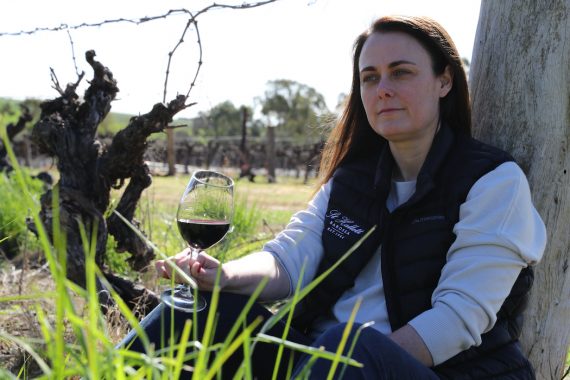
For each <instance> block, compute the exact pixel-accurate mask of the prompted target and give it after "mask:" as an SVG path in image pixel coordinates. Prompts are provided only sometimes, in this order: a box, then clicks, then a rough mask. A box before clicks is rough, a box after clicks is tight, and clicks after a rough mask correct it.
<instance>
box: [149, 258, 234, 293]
mask: <svg viewBox="0 0 570 380" xmlns="http://www.w3.org/2000/svg"><path fill="white" fill-rule="evenodd" d="M168 261H170V262H171V263H170V264H169V263H168ZM171 264H174V265H176V266H177V267H178V268H180V269H181V270H182V271H184V273H186V274H188V275H190V277H192V278H193V279H194V280H195V281H196V283H197V284H198V288H199V289H201V290H212V289H213V287H214V283H215V281H216V273H217V271H218V267H220V266H221V264H220V261H219V260H217V259H215V258H214V257H212V256H210V255H208V254H207V253H206V252H199V253H198V254H197V255H196V256H192V251H191V250H190V249H189V248H187V249H185V250H184V251H182V252H180V253H178V254H176V255H175V256H172V257H171V258H168V259H166V260H158V261H156V263H155V267H156V270H157V272H158V275H159V276H161V277H164V278H171V277H172V275H173V273H174V281H175V282H180V283H182V282H186V281H185V280H184V278H183V277H182V276H181V275H177V274H176V271H175V270H174V269H173V268H172V265H171ZM225 280H226V278H225V276H224V271H223V268H222V273H221V277H220V286H221V287H222V288H223V285H224V284H225V282H226V281H225Z"/></svg>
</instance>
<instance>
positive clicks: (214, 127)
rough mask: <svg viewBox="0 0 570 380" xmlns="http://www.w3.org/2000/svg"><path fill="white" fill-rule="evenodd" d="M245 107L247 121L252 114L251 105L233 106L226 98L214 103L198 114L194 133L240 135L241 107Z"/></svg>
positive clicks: (218, 135) (241, 122)
mask: <svg viewBox="0 0 570 380" xmlns="http://www.w3.org/2000/svg"><path fill="white" fill-rule="evenodd" d="M244 107H245V108H246V110H247V115H248V120H247V121H248V122H249V121H251V116H252V114H253V112H252V109H251V107H246V106H241V107H237V108H236V106H234V104H233V103H232V102H230V101H229V100H226V101H225V102H222V103H220V104H217V105H215V106H214V107H212V108H211V109H210V110H208V111H205V112H200V113H199V114H198V120H199V122H198V123H196V125H195V128H194V133H195V134H198V135H203V136H214V137H220V136H240V135H241V129H242V124H243V108H244Z"/></svg>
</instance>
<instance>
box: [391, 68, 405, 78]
mask: <svg viewBox="0 0 570 380" xmlns="http://www.w3.org/2000/svg"><path fill="white" fill-rule="evenodd" d="M406 74H409V71H408V70H404V69H398V70H394V71H393V72H392V75H393V76H394V77H396V78H399V77H401V76H404V75H406Z"/></svg>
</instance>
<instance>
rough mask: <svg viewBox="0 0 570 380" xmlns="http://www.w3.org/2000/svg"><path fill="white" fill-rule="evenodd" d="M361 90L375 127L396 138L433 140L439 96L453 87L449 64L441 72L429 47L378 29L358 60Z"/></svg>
mask: <svg viewBox="0 0 570 380" xmlns="http://www.w3.org/2000/svg"><path fill="white" fill-rule="evenodd" d="M359 71H360V93H361V98H362V103H363V105H364V109H365V111H366V116H367V118H368V122H369V123H370V125H371V126H372V129H374V131H375V132H376V133H378V134H379V135H381V136H382V137H384V138H385V139H387V140H388V141H390V142H391V143H398V142H412V143H415V142H418V141H419V140H425V139H427V140H425V141H429V142H430V143H431V139H432V138H433V136H434V135H435V132H436V130H437V126H438V121H439V100H440V98H442V97H444V96H445V95H447V93H448V92H449V91H450V90H451V86H452V77H451V75H450V73H449V68H446V70H445V71H444V73H443V74H441V75H440V76H436V75H435V74H434V72H433V68H432V61H431V58H430V56H429V54H428V52H427V50H425V49H424V47H423V46H422V45H421V44H420V43H419V42H418V41H417V40H416V39H414V38H413V37H411V36H409V35H407V34H405V33H401V32H387V33H373V34H372V35H370V37H368V39H367V40H366V42H365V43H364V46H363V48H362V52H361V54H360V62H359Z"/></svg>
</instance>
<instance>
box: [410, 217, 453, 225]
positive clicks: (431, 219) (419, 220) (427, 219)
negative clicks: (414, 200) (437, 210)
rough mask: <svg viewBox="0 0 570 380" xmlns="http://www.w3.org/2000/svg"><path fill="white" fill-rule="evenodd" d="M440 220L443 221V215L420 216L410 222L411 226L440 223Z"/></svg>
mask: <svg viewBox="0 0 570 380" xmlns="http://www.w3.org/2000/svg"><path fill="white" fill-rule="evenodd" d="M442 220H445V216H443V215H430V216H422V217H419V218H416V219H414V220H412V224H417V223H425V222H440V221H442Z"/></svg>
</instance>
